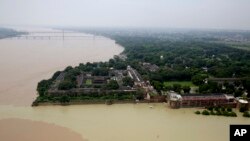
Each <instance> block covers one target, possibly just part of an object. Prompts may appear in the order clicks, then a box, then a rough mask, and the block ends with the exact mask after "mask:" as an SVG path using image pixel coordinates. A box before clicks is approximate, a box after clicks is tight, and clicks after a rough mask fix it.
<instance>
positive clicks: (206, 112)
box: [202, 110, 210, 115]
mask: <svg viewBox="0 0 250 141" xmlns="http://www.w3.org/2000/svg"><path fill="white" fill-rule="evenodd" d="M202 115H210V113H209V112H208V111H207V110H203V111H202Z"/></svg>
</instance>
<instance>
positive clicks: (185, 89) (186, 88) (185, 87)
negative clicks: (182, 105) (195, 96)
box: [182, 86, 191, 93]
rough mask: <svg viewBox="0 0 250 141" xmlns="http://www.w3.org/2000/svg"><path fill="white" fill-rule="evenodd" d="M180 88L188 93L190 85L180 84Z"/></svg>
mask: <svg viewBox="0 0 250 141" xmlns="http://www.w3.org/2000/svg"><path fill="white" fill-rule="evenodd" d="M182 89H183V91H184V93H189V92H190V90H191V88H190V86H182Z"/></svg>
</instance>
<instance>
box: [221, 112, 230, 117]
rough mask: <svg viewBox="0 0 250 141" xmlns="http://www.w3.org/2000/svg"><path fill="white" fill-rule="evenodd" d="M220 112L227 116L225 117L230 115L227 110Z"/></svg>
mask: <svg viewBox="0 0 250 141" xmlns="http://www.w3.org/2000/svg"><path fill="white" fill-rule="evenodd" d="M222 114H223V116H227V117H228V116H230V114H229V113H228V112H227V111H223V112H222Z"/></svg>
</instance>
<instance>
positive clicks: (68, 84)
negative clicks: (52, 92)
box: [58, 80, 75, 90]
mask: <svg viewBox="0 0 250 141" xmlns="http://www.w3.org/2000/svg"><path fill="white" fill-rule="evenodd" d="M72 88H75V84H74V83H72V82H71V81H69V80H64V81H62V82H61V83H60V84H59V86H58V89H59V90H70V89H72Z"/></svg>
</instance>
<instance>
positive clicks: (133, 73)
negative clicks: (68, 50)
mask: <svg viewBox="0 0 250 141" xmlns="http://www.w3.org/2000/svg"><path fill="white" fill-rule="evenodd" d="M65 75H66V72H61V73H60V74H59V76H58V77H57V78H56V80H55V81H54V83H53V85H52V86H51V88H50V89H49V90H48V95H53V96H60V95H63V94H67V95H72V96H78V95H88V94H93V93H97V94H102V95H105V94H113V93H123V94H126V93H129V94H131V93H136V92H137V91H138V90H139V89H143V92H145V96H146V93H150V92H156V91H155V90H154V88H153V87H152V86H151V85H150V83H149V82H146V81H144V80H143V79H142V77H141V75H140V74H139V73H138V72H137V70H135V69H134V68H132V67H130V66H127V69H126V70H115V69H112V68H111V69H110V70H109V73H108V75H106V76H95V75H92V73H91V72H82V73H81V74H80V75H78V76H76V88H72V89H70V90H59V89H58V87H59V84H60V83H61V82H62V81H64V77H65ZM125 77H130V78H131V79H132V80H133V81H134V85H133V86H132V87H131V86H125V85H124V84H123V78H125ZM110 80H116V81H117V83H118V85H119V89H116V90H108V89H105V88H104V87H105V85H107V84H108V83H109V81H110ZM149 99H150V98H149Z"/></svg>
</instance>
